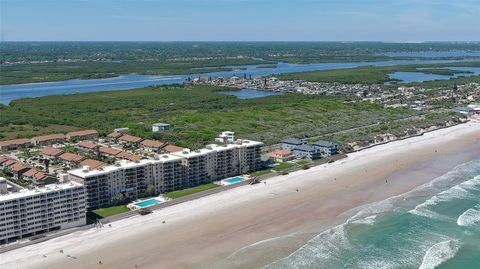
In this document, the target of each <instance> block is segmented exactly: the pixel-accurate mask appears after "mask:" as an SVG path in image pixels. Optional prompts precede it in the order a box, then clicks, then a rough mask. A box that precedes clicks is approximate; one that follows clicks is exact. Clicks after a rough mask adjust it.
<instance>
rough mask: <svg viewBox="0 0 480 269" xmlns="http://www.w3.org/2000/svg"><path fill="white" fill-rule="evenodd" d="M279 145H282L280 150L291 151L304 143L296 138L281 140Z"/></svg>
mask: <svg viewBox="0 0 480 269" xmlns="http://www.w3.org/2000/svg"><path fill="white" fill-rule="evenodd" d="M281 144H282V149H284V150H293V149H294V148H296V147H298V146H301V145H303V144H305V142H303V140H300V139H297V138H287V139H285V140H283V141H282V143H281Z"/></svg>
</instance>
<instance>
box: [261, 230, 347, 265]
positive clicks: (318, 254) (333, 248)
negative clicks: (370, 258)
mask: <svg viewBox="0 0 480 269" xmlns="http://www.w3.org/2000/svg"><path fill="white" fill-rule="evenodd" d="M350 248H351V245H350V242H349V241H348V238H347V235H346V231H345V224H343V225H339V226H336V227H333V228H331V229H328V230H326V231H324V232H322V233H320V234H319V235H317V236H315V237H314V238H312V239H310V240H309V241H308V242H307V243H306V244H305V245H303V246H302V247H300V248H299V249H297V250H296V251H294V252H293V253H292V254H290V255H289V256H287V257H285V258H282V259H280V260H277V261H275V262H272V263H270V264H268V265H266V266H264V267H262V269H274V268H306V267H311V266H314V265H315V264H316V262H318V260H319V259H329V258H338V259H341V258H342V257H340V256H338V254H339V253H341V252H342V250H347V249H350Z"/></svg>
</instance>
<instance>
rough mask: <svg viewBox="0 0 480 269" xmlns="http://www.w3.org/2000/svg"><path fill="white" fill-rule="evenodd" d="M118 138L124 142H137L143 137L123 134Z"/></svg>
mask: <svg viewBox="0 0 480 269" xmlns="http://www.w3.org/2000/svg"><path fill="white" fill-rule="evenodd" d="M119 140H122V141H125V142H130V143H138V142H140V141H142V140H143V139H142V138H141V137H138V136H133V135H123V136H121V137H120V138H119Z"/></svg>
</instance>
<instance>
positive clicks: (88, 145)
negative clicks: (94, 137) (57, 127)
mask: <svg viewBox="0 0 480 269" xmlns="http://www.w3.org/2000/svg"><path fill="white" fill-rule="evenodd" d="M78 147H79V149H80V150H82V151H96V150H97V148H98V147H100V145H98V144H95V143H92V142H88V141H80V142H78Z"/></svg>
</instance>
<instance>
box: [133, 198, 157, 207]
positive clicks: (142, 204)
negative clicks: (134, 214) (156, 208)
mask: <svg viewBox="0 0 480 269" xmlns="http://www.w3.org/2000/svg"><path fill="white" fill-rule="evenodd" d="M159 202H160V201H158V200H157V199H149V200H145V201H141V202H138V203H135V204H134V205H136V206H138V207H147V206H152V205H154V204H158V203H159Z"/></svg>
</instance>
